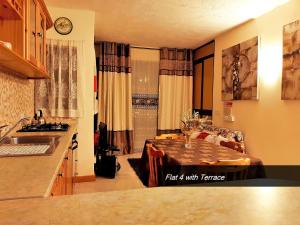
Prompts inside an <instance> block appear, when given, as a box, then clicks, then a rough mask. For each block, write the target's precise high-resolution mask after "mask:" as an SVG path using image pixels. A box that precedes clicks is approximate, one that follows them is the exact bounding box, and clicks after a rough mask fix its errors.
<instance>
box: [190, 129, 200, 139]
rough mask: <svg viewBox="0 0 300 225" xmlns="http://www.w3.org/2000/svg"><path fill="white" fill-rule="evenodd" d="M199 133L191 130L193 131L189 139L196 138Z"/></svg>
mask: <svg viewBox="0 0 300 225" xmlns="http://www.w3.org/2000/svg"><path fill="white" fill-rule="evenodd" d="M200 133H201V132H200V131H195V132H193V133H192V134H191V139H197V138H198V136H199V134H200Z"/></svg>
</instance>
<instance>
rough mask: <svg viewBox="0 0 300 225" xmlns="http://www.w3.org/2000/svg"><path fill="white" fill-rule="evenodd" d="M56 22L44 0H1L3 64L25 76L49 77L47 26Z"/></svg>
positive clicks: (4, 66)
mask: <svg viewBox="0 0 300 225" xmlns="http://www.w3.org/2000/svg"><path fill="white" fill-rule="evenodd" d="M52 25H53V22H52V19H51V17H50V14H49V12H48V10H47V7H46V5H45V3H44V1H43V0H0V41H4V42H10V43H11V44H12V49H11V50H10V49H8V48H6V47H4V46H3V45H1V44H0V67H1V68H2V69H4V70H5V71H8V72H10V71H11V72H14V73H13V74H15V75H18V76H21V77H24V78H49V77H50V76H49V75H48V73H47V72H46V30H47V29H49V28H50V27H51V26H52Z"/></svg>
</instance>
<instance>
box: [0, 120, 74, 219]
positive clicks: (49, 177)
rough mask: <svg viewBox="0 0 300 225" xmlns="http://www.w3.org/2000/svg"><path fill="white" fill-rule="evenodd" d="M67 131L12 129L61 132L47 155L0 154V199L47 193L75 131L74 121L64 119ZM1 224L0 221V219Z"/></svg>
mask: <svg viewBox="0 0 300 225" xmlns="http://www.w3.org/2000/svg"><path fill="white" fill-rule="evenodd" d="M68 123H69V124H70V127H69V129H68V131H67V132H34V133H15V134H13V136H36V135H40V136H42V135H46V136H48V135H51V136H52V135H53V136H61V138H60V140H59V144H58V145H57V147H56V150H55V151H54V153H52V154H51V155H47V156H24V157H23V156H20V157H3V158H2V157H1V158H0V184H1V185H0V201H1V200H10V199H23V198H42V197H47V196H49V195H50V192H51V187H52V185H53V182H54V180H55V178H56V175H57V172H58V170H59V167H60V165H61V163H62V162H63V159H64V156H65V153H66V152H67V150H68V147H69V145H70V143H71V140H72V135H73V134H74V133H75V131H76V121H75V120H72V121H68ZM0 224H1V221H0Z"/></svg>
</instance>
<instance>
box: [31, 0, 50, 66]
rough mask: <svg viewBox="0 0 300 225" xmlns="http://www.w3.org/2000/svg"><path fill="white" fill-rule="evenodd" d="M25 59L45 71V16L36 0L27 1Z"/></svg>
mask: <svg viewBox="0 0 300 225" xmlns="http://www.w3.org/2000/svg"><path fill="white" fill-rule="evenodd" d="M27 4H28V7H27V15H28V16H27V29H26V31H27V32H26V35H27V37H26V38H27V43H26V44H27V51H28V52H27V59H29V60H30V62H31V63H32V64H34V65H36V66H38V67H39V68H41V69H43V70H45V68H46V67H45V66H46V63H45V59H46V57H45V56H46V39H45V37H46V16H45V13H44V11H43V9H42V7H41V5H40V3H39V1H37V0H27Z"/></svg>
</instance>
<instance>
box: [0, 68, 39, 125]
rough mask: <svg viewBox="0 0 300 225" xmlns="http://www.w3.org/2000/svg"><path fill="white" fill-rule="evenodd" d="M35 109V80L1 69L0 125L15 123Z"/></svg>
mask: <svg viewBox="0 0 300 225" xmlns="http://www.w3.org/2000/svg"><path fill="white" fill-rule="evenodd" d="M33 111H34V85H33V81H30V80H27V79H21V78H18V77H16V76H13V75H10V74H9V73H6V72H2V71H0V126H1V125H3V124H14V123H15V122H17V121H18V120H19V119H20V118H21V116H22V115H27V116H32V115H33Z"/></svg>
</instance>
